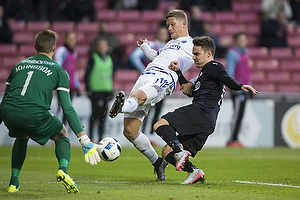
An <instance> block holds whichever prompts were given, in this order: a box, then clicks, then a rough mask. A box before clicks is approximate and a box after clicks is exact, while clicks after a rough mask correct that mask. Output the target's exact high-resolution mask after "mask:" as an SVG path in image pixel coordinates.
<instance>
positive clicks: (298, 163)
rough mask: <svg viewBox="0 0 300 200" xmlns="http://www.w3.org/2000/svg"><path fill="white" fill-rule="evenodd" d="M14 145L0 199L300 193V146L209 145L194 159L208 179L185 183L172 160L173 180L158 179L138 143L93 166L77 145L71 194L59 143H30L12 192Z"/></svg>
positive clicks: (6, 153)
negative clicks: (60, 171)
mask: <svg viewBox="0 0 300 200" xmlns="http://www.w3.org/2000/svg"><path fill="white" fill-rule="evenodd" d="M11 148H12V147H7V146H2V147H0V160H1V162H0V199H14V200H18V199H55V200H58V199H64V200H65V199H80V200H85V199H88V200H91V199H114V200H115V199H130V200H132V199H139V200H147V199H151V200H152V199H165V200H171V199H172V200H185V199H186V200H190V199H222V200H223V199H230V200H235V199H270V200H271V199H272V200H274V199H285V200H286V199H300V149H289V148H272V149H267V148H266V149H229V148H216V149H215V148H205V147H204V148H203V149H202V150H201V151H200V152H199V153H198V155H197V156H196V158H194V159H191V161H192V162H193V163H194V164H195V165H196V166H198V167H199V168H201V169H203V171H204V172H205V174H206V181H205V183H204V184H202V183H196V184H192V185H180V184H179V183H180V182H182V181H183V180H184V179H185V178H186V176H187V174H186V173H184V172H182V171H178V172H177V171H175V169H174V167H173V166H171V165H169V166H168V167H167V168H166V174H167V177H166V178H167V180H166V181H164V182H156V181H155V179H156V175H155V174H154V173H153V167H152V165H151V164H150V162H149V161H148V160H147V159H146V158H145V157H144V156H143V155H142V154H141V153H140V152H138V151H137V150H136V149H135V148H132V147H124V148H123V149H122V154H121V156H120V158H118V159H117V160H116V161H114V162H104V161H102V162H100V163H99V164H98V165H96V166H90V165H89V164H87V163H85V162H84V158H83V153H82V150H81V148H80V147H72V148H71V153H72V154H71V163H70V167H69V174H70V176H71V177H72V178H73V179H74V181H75V182H76V184H77V185H78V187H79V189H80V192H79V193H78V194H68V193H67V192H66V190H65V187H64V186H63V185H62V184H61V183H60V182H56V179H55V177H56V171H57V166H58V164H57V161H56V158H55V154H54V147H53V146H46V147H39V146H29V147H28V153H27V158H26V160H25V163H24V166H23V169H22V171H21V174H20V191H19V192H18V193H15V194H8V193H7V192H6V190H7V188H8V181H9V178H10V156H11ZM156 150H157V152H159V154H160V151H161V148H156Z"/></svg>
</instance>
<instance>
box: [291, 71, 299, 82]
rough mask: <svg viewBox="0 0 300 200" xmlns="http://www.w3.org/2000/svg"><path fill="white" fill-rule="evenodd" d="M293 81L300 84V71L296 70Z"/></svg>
mask: <svg viewBox="0 0 300 200" xmlns="http://www.w3.org/2000/svg"><path fill="white" fill-rule="evenodd" d="M292 81H293V82H294V83H295V84H298V85H299V84H300V73H299V72H295V73H292Z"/></svg>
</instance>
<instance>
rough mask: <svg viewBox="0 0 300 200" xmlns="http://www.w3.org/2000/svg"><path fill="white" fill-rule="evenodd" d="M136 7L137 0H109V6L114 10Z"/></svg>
mask: <svg viewBox="0 0 300 200" xmlns="http://www.w3.org/2000/svg"><path fill="white" fill-rule="evenodd" d="M151 1H152V0H151ZM137 7H138V0H111V1H110V8H112V9H115V10H122V9H137Z"/></svg>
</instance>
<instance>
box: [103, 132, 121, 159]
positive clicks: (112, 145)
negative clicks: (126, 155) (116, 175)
mask: <svg viewBox="0 0 300 200" xmlns="http://www.w3.org/2000/svg"><path fill="white" fill-rule="evenodd" d="M121 149H122V148H121V144H120V143H119V142H118V140H116V139H115V138H112V137H106V138H104V139H102V140H101V141H100V142H99V147H98V148H97V150H98V153H99V155H100V158H101V159H102V160H104V161H114V160H116V159H117V158H118V157H119V156H120V154H121Z"/></svg>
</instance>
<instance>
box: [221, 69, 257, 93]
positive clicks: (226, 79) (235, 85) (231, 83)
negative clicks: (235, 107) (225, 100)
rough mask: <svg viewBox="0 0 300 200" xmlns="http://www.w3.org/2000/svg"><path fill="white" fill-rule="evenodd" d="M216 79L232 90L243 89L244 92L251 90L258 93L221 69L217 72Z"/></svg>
mask: <svg viewBox="0 0 300 200" xmlns="http://www.w3.org/2000/svg"><path fill="white" fill-rule="evenodd" d="M218 79H219V80H220V81H221V82H222V83H224V84H225V85H226V86H227V87H229V88H230V89H232V90H243V91H244V92H252V93H253V94H258V91H257V90H256V89H254V88H253V87H252V86H251V85H243V84H241V83H239V82H238V81H236V80H235V79H233V78H231V77H230V76H229V75H228V74H227V73H226V72H225V71H221V72H219V73H218Z"/></svg>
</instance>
